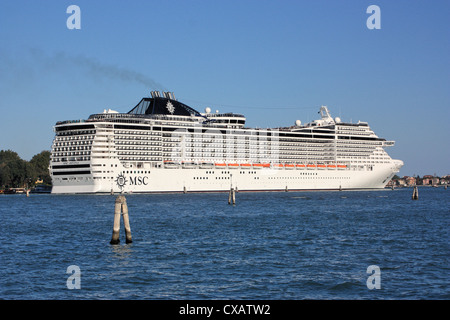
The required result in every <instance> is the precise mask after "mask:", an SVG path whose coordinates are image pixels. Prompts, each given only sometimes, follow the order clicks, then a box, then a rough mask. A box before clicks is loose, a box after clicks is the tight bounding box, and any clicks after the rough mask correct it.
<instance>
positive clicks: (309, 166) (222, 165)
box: [164, 160, 348, 170]
mask: <svg viewBox="0 0 450 320" xmlns="http://www.w3.org/2000/svg"><path fill="white" fill-rule="evenodd" d="M164 168H168V169H177V168H185V169H194V168H201V169H213V168H216V169H239V168H240V169H269V168H272V169H286V170H293V169H299V170H316V169H318V170H346V169H347V168H348V165H346V164H336V163H331V164H323V163H226V162H195V161H181V162H178V161H171V160H166V161H164Z"/></svg>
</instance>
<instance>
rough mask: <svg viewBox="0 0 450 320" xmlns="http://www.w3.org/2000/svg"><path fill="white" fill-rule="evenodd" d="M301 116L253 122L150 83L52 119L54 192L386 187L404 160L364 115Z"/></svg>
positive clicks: (324, 111)
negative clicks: (288, 122) (123, 101)
mask: <svg viewBox="0 0 450 320" xmlns="http://www.w3.org/2000/svg"><path fill="white" fill-rule="evenodd" d="M319 114H320V118H319V117H318V118H319V119H317V120H314V121H311V122H308V123H305V124H302V122H301V121H300V120H296V121H295V123H293V125H292V126H288V127H280V128H266V129H263V128H248V127H246V126H245V122H246V118H245V116H244V115H242V114H236V113H219V111H215V112H212V111H211V109H210V108H206V109H205V111H204V112H202V113H201V112H199V111H197V110H195V109H194V108H192V107H189V106H188V105H186V104H184V103H182V102H180V101H178V100H177V99H176V98H175V95H174V94H173V93H172V92H159V91H152V92H151V94H150V96H148V97H144V98H142V99H141V100H140V101H139V103H138V104H137V105H136V106H135V107H134V108H132V109H131V110H130V111H129V112H127V113H120V112H117V111H114V110H111V109H105V110H103V112H102V113H96V114H92V115H90V116H89V118H88V119H86V120H72V121H59V122H57V123H56V125H55V126H54V131H55V137H54V140H53V144H52V154H51V161H50V167H49V170H50V175H51V177H52V182H53V188H52V193H68V194H73V193H152V192H184V193H186V192H219V191H228V190H230V189H231V188H233V189H235V190H238V191H302V190H349V189H380V188H384V187H385V186H386V184H387V183H388V182H389V180H390V179H391V178H392V177H393V175H394V174H395V173H397V172H398V171H399V170H400V168H401V167H402V166H403V162H402V161H401V160H393V159H391V157H390V156H389V155H388V154H387V152H386V151H385V148H387V147H391V146H393V145H394V141H388V140H386V139H383V138H379V137H378V136H377V135H376V134H375V133H374V132H373V131H372V130H371V129H370V127H369V125H368V123H367V122H361V121H359V122H358V123H346V122H343V121H341V119H339V118H338V117H336V118H333V117H332V116H331V115H330V112H329V110H328V108H327V107H326V106H322V107H320V110H319Z"/></svg>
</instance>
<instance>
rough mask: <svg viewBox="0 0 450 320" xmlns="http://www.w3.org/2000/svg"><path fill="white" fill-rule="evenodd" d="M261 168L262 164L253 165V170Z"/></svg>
mask: <svg viewBox="0 0 450 320" xmlns="http://www.w3.org/2000/svg"><path fill="white" fill-rule="evenodd" d="M262 167H263V164H262V163H254V164H253V168H255V169H261V168H262Z"/></svg>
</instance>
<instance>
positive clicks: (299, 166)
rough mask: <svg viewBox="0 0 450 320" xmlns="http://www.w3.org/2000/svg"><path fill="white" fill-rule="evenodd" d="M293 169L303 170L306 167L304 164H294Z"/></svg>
mask: <svg viewBox="0 0 450 320" xmlns="http://www.w3.org/2000/svg"><path fill="white" fill-rule="evenodd" d="M295 167H296V168H297V169H305V168H306V166H305V165H304V164H296V165H295Z"/></svg>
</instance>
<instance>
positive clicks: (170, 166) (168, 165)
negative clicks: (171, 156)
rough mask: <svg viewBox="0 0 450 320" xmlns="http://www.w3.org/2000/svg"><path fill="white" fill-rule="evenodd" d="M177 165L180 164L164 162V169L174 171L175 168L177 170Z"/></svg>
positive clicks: (169, 161)
mask: <svg viewBox="0 0 450 320" xmlns="http://www.w3.org/2000/svg"><path fill="white" fill-rule="evenodd" d="M179 165H180V164H179V163H178V162H175V161H171V160H166V161H164V168H168V169H175V168H178V166H179Z"/></svg>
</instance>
